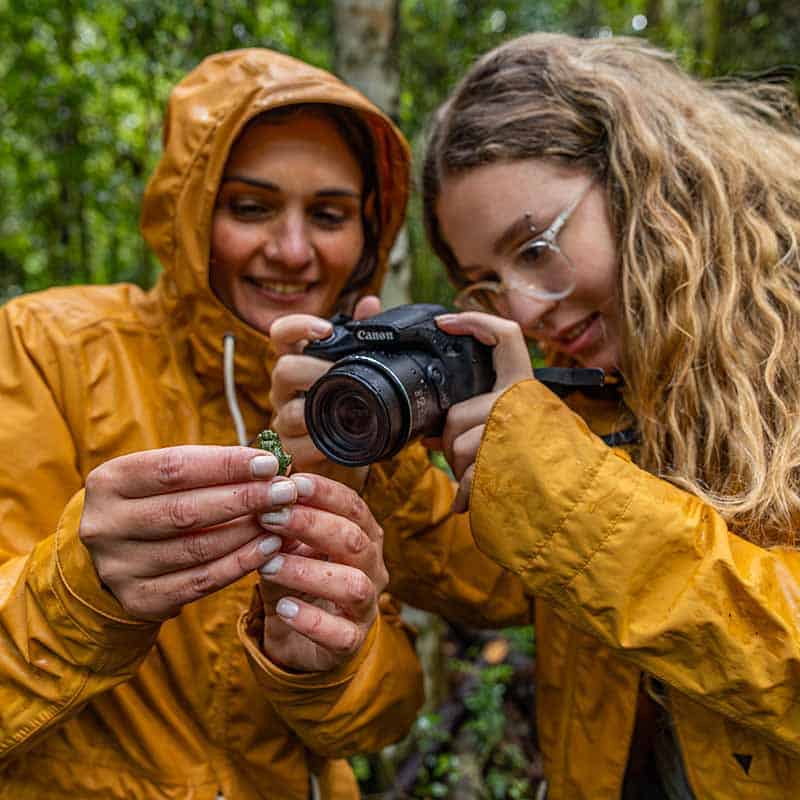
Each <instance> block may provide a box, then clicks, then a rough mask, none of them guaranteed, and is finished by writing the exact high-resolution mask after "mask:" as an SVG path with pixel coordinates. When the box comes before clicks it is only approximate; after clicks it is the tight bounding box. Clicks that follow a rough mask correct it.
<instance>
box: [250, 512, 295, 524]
mask: <svg viewBox="0 0 800 800" xmlns="http://www.w3.org/2000/svg"><path fill="white" fill-rule="evenodd" d="M291 515H292V512H291V510H290V509H288V508H282V509H281V510H280V511H267V512H266V513H264V514H262V515H261V516H260V517H259V518H258V519H259V521H260V522H261V524H262V525H285V524H286V523H287V522H288V521H289V518H290V517H291Z"/></svg>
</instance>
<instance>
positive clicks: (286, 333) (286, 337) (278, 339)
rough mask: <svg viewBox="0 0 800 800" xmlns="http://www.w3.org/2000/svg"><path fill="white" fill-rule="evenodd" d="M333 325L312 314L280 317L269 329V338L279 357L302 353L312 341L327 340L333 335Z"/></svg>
mask: <svg viewBox="0 0 800 800" xmlns="http://www.w3.org/2000/svg"><path fill="white" fill-rule="evenodd" d="M332 331H333V325H331V323H330V322H329V321H328V320H327V319H322V317H315V316H312V315H311V314H288V315H287V316H285V317H278V319H276V320H275V322H273V323H272V325H271V327H270V329H269V338H270V341H271V342H272V346H273V348H274V349H275V352H276V353H277V354H278V355H279V356H282V355H286V354H287V353H295V354H297V353H302V352H303V349H304V348H305V346H306V345H307V344H308V343H309V341H311V340H312V339H325V338H327V337H328V336H330V335H331V332H332Z"/></svg>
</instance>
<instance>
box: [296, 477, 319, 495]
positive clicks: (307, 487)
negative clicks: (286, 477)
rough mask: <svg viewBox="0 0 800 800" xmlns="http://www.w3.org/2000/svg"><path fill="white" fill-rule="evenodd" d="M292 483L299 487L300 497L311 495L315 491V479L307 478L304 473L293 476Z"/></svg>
mask: <svg viewBox="0 0 800 800" xmlns="http://www.w3.org/2000/svg"><path fill="white" fill-rule="evenodd" d="M291 481H292V483H293V484H294V485H295V487H296V488H297V496H298V497H309V496H310V495H311V493H312V492H313V491H314V481H312V480H311V478H305V477H303V476H302V475H297V476H295V477H293V478H291Z"/></svg>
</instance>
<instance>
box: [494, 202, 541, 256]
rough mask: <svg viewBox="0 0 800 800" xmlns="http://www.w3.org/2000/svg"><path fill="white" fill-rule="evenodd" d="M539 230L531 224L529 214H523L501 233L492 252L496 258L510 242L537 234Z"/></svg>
mask: <svg viewBox="0 0 800 800" xmlns="http://www.w3.org/2000/svg"><path fill="white" fill-rule="evenodd" d="M541 230H542V229H541V228H540V227H538V226H535V225H534V224H533V222H532V219H531V215H530V213H525V214H523V215H522V216H521V217H520V218H519V219H518V220H516V221H515V222H512V223H511V224H510V225H509V226H508V227H507V228H506V229H505V231H503V233H502V235H501V236H500V238H499V239H497V241H496V242H495V243H494V247H493V248H492V250H493V252H494V254H495V255H496V256H499V255H501V254H502V253H503V251H505V250H506V249H507V248H508V247H509V246H510V245H511V243H512V242H516V241H517V239H519V238H521V237H522V236H523V235H526V234H528V235H531V234H537V233H540V232H541Z"/></svg>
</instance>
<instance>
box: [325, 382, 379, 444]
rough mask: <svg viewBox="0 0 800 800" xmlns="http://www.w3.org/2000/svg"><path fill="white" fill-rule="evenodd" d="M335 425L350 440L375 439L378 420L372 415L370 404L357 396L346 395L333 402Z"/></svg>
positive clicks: (353, 394)
mask: <svg viewBox="0 0 800 800" xmlns="http://www.w3.org/2000/svg"><path fill="white" fill-rule="evenodd" d="M332 413H333V424H334V425H335V426H336V427H337V428H338V429H339V430H340V431H343V432H344V434H345V435H346V436H347V437H348V438H352V439H354V440H356V439H365V438H366V439H369V440H372V439H374V438H375V433H376V430H375V429H376V428H377V423H376V418H375V417H374V416H373V415H372V414H371V413H370V409H369V403H367V401H366V400H365V399H364V398H363V397H359V396H358V395H357V394H355V393H352V394H346V395H343V396H342V397H340V398H338V399H334V401H333V408H332Z"/></svg>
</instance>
